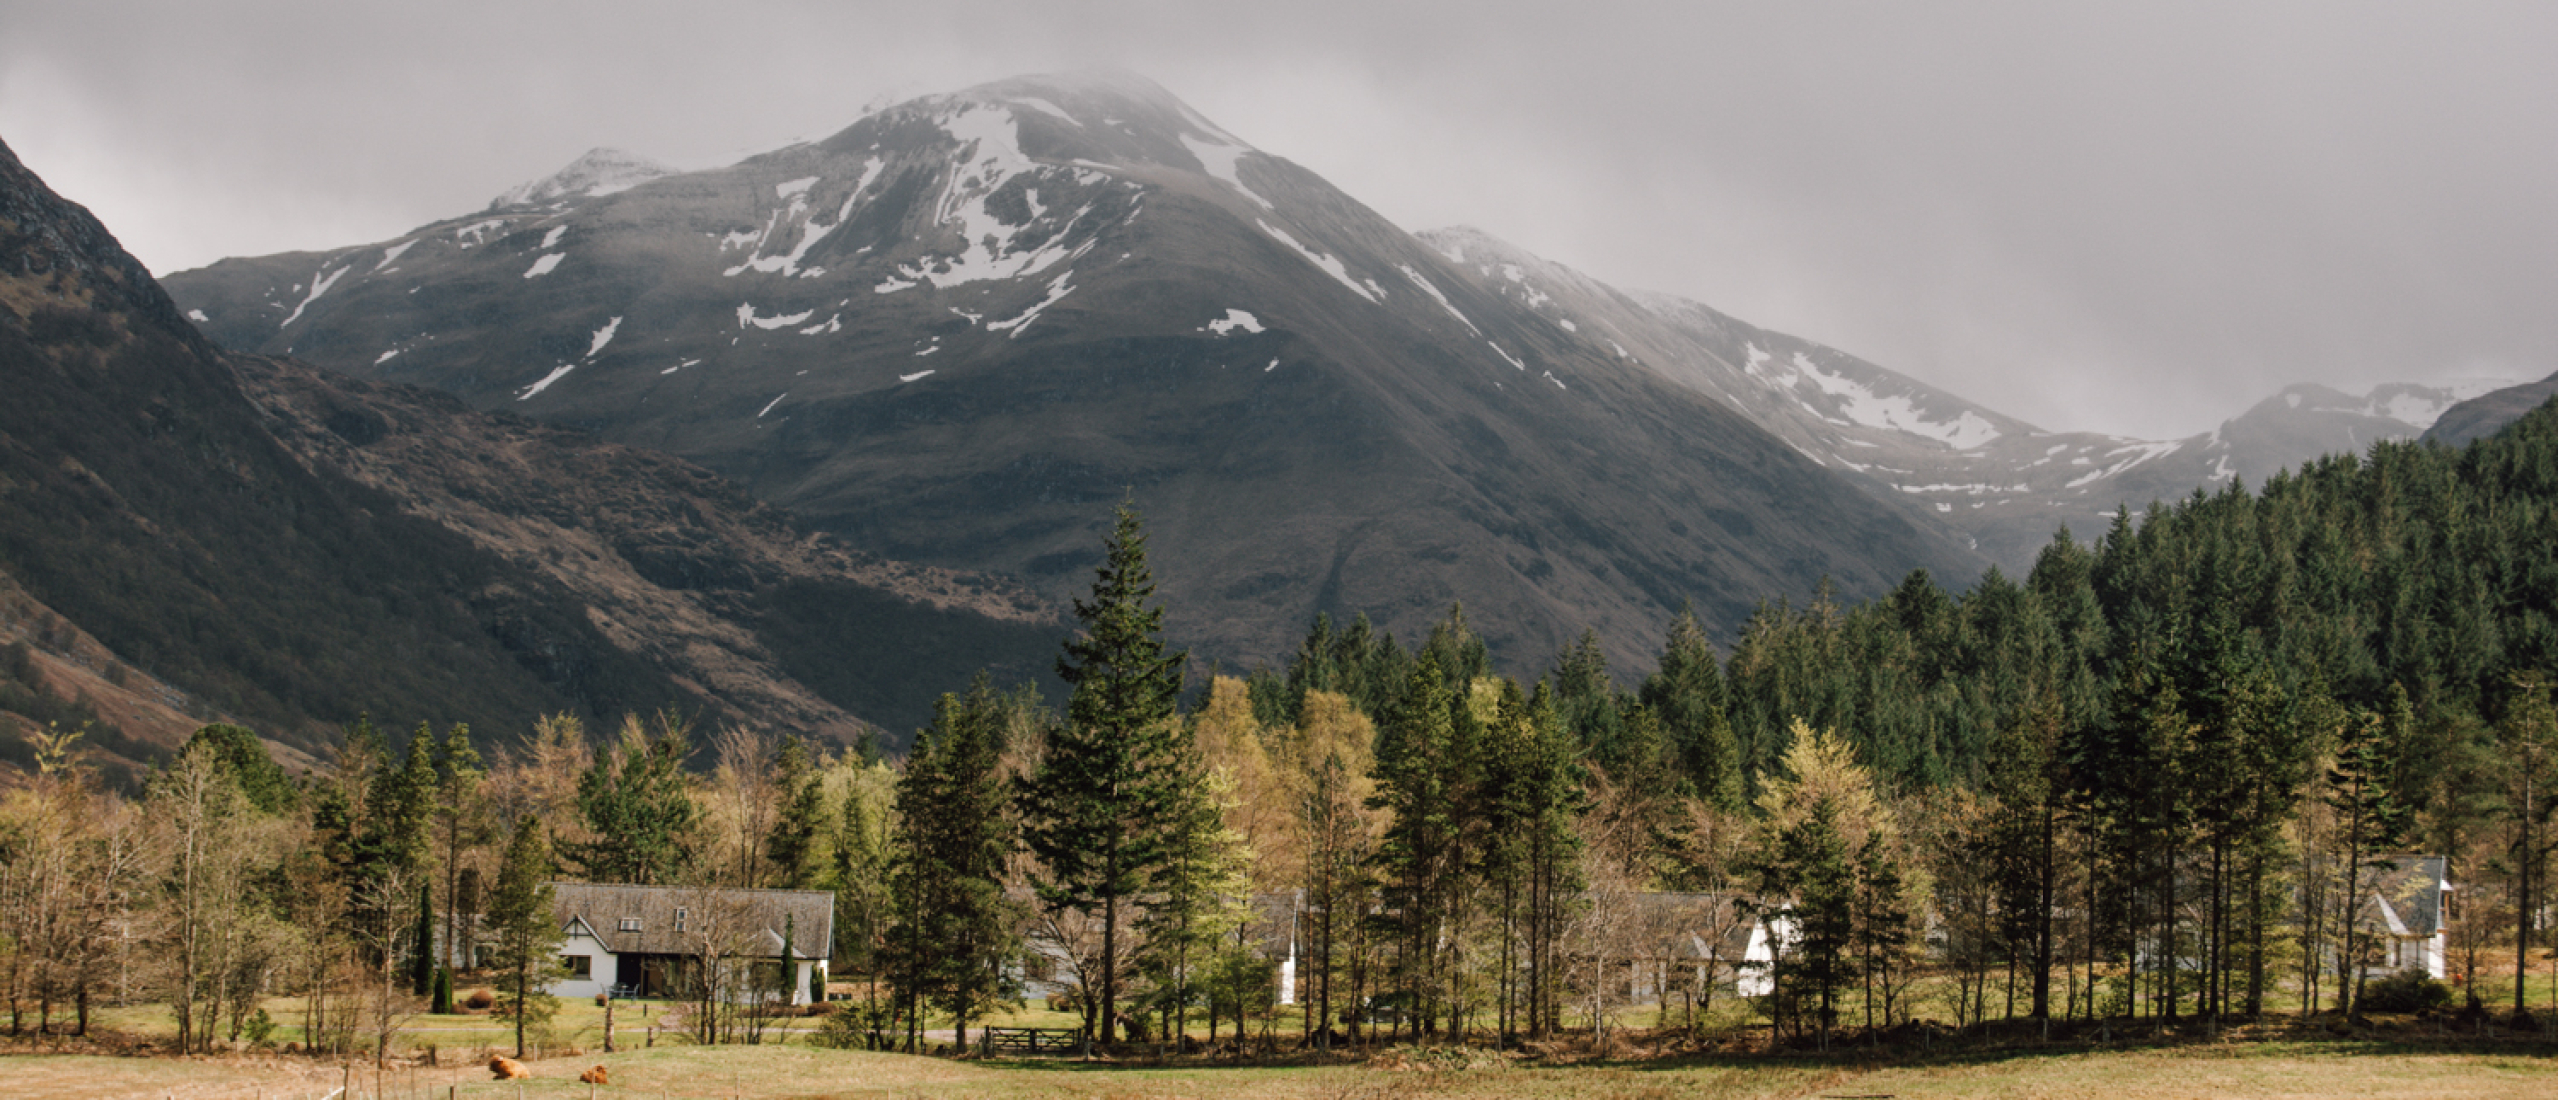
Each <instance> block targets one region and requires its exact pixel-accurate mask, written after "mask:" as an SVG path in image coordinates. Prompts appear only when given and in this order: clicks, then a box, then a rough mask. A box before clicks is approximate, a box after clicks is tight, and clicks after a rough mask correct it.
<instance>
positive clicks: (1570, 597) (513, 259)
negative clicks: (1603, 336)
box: [169, 77, 1983, 668]
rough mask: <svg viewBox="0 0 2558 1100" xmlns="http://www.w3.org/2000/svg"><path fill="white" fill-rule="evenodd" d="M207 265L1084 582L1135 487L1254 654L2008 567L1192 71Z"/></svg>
mask: <svg viewBox="0 0 2558 1100" xmlns="http://www.w3.org/2000/svg"><path fill="white" fill-rule="evenodd" d="M1132 87H1133V88H1136V89H1137V91H1136V93H1135V94H1130V93H1129V91H1128V89H1130V88H1132ZM553 257H557V258H556V259H554V258H553ZM169 281H170V285H171V286H173V287H176V288H178V289H179V293H180V295H181V297H183V298H185V299H186V300H187V303H188V304H189V305H190V307H192V308H194V309H195V310H196V311H197V312H198V313H199V314H201V315H203V316H204V317H205V318H206V320H205V321H204V322H202V323H204V324H205V325H206V327H207V330H208V331H209V332H212V333H213V334H214V335H215V336H216V337H217V338H218V339H220V340H222V341H223V342H224V343H225V344H226V345H228V346H233V347H242V348H255V349H259V350H265V351H271V352H276V351H290V352H292V353H293V354H295V355H299V356H302V357H305V358H309V359H311V360H313V361H315V362H318V363H320V364H322V365H324V366H327V367H330V368H332V369H337V370H343V371H349V372H352V373H356V374H358V375H367V376H379V377H384V378H396V379H402V380H409V381H418V382H424V383H427V384H430V385H434V386H437V387H439V388H444V389H448V390H451V391H453V392H456V393H460V394H462V395H464V397H465V399H466V400H468V401H469V402H471V403H472V404H473V405H474V406H477V407H483V408H493V407H497V406H499V405H501V404H505V405H509V406H511V407H514V408H518V409H521V410H522V411H526V412H529V413H532V414H534V415H537V416H540V417H543V418H545V419H551V420H554V421H557V422H562V423H568V424H574V425H577V426H580V427H584V428H588V429H592V430H597V431H600V432H602V433H604V434H605V435H606V436H607V437H609V438H612V439H615V440H618V441H621V442H626V443H633V444H637V445H641V446H647V447H653V448H659V449H664V450H669V451H672V452H674V453H677V454H680V455H684V456H686V457H688V458H691V459H693V460H695V461H699V462H702V463H704V464H705V465H707V466H709V467H711V468H712V469H714V470H718V471H720V472H722V473H724V474H726V475H727V476H730V477H732V478H735V479H736V480H738V481H739V482H740V483H741V484H743V485H745V486H747V487H748V488H749V489H750V490H751V491H752V492H754V493H755V494H756V495H757V496H759V497H761V498H763V499H765V500H768V501H772V502H774V503H776V504H780V505H782V506H784V507H786V508H789V509H791V510H792V511H794V512H795V513H797V514H799V515H802V516H803V517H805V518H807V519H808V520H809V521H810V522H811V523H813V524H815V525H817V526H819V527H821V528H824V529H827V530H830V531H833V532H835V533H837V534H839V535H841V536H843V537H845V538H847V539H849V540H850V541H852V542H853V543H854V544H855V545H860V546H863V547H865V548H868V549H871V550H874V551H876V552H879V553H882V554H885V555H888V556H892V557H898V558H908V559H914V560H919V561H925V562H931V563H934V564H938V565H942V566H947V567H951V568H962V569H971V570H980V571H992V572H998V573H1005V574H1010V575H1014V576H1017V577H1020V578H1022V579H1023V580H1025V581H1027V582H1028V583H1031V584H1032V585H1034V587H1037V588H1038V589H1039V590H1040V591H1041V592H1042V594H1043V595H1045V596H1047V597H1049V598H1052V599H1055V598H1059V597H1062V596H1064V595H1067V594H1070V593H1071V591H1072V588H1073V585H1074V584H1075V578H1074V574H1075V573H1076V571H1077V570H1078V569H1080V568H1081V567H1083V566H1085V565H1088V564H1091V563H1092V562H1093V560H1094V555H1095V554H1096V553H1097V551H1096V550H1095V549H1094V547H1096V546H1097V545H1098V541H1099V534H1100V531H1099V529H1098V525H1099V524H1101V523H1102V522H1104V521H1105V520H1106V517H1107V510H1108V508H1109V507H1110V505H1111V504H1113V503H1115V502H1117V501H1118V500H1120V499H1123V498H1125V497H1127V496H1128V495H1129V494H1130V493H1131V492H1132V491H1133V492H1134V493H1135V494H1136V495H1137V497H1138V501H1139V504H1140V505H1141V507H1142V508H1144V510H1145V511H1146V512H1147V514H1148V518H1149V521H1150V527H1151V529H1152V530H1153V532H1154V544H1155V546H1156V547H1157V549H1158V552H1159V553H1161V554H1163V555H1165V557H1164V560H1163V561H1162V562H1160V563H1159V567H1158V575H1159V576H1160V577H1162V578H1164V579H1165V584H1166V595H1167V598H1168V599H1170V600H1171V601H1172V603H1173V605H1174V607H1175V608H1176V611H1177V616H1178V614H1179V613H1180V612H1181V611H1184V610H1186V611H1187V612H1188V614H1190V615H1192V616H1194V618H1193V624H1194V625H1193V626H1191V627H1189V628H1188V629H1191V630H1193V631H1195V632H1196V633H1195V634H1194V636H1193V637H1192V638H1191V639H1189V640H1191V641H1194V642H1196V643H1197V644H1200V645H1202V646H1204V647H1205V648H1204V650H1203V652H1206V653H1209V654H1215V655H1220V656H1222V657H1223V658H1224V659H1226V660H1228V661H1229V662H1230V663H1240V664H1249V663H1252V662H1254V661H1257V660H1274V659H1276V658H1278V657H1280V656H1283V655H1284V654H1285V653H1286V652H1287V651H1289V650H1290V649H1291V648H1293V646H1294V644H1295V641H1296V639H1297V637H1298V636H1299V635H1300V634H1301V633H1302V631H1303V629H1304V624H1305V623H1306V622H1308V621H1310V620H1311V619H1312V618H1313V616H1314V614H1315V613H1317V612H1323V611H1329V612H1333V613H1335V614H1337V615H1347V614H1351V613H1356V612H1361V611H1365V612H1368V613H1371V614H1374V615H1376V616H1377V617H1378V618H1379V619H1380V620H1382V621H1383V622H1384V623H1385V625H1386V626H1387V627H1388V628H1389V629H1394V630H1398V631H1403V632H1407V633H1410V632H1417V631H1418V630H1421V629H1423V628H1425V627H1426V625H1427V623H1428V622H1429V621H1430V620H1431V619H1433V618H1435V617H1436V616H1437V615H1438V614H1440V613H1442V612H1444V610H1445V609H1446V607H1447V605H1448V604H1449V603H1452V602H1463V603H1464V604H1466V606H1467V607H1468V609H1469V611H1470V612H1472V613H1473V616H1472V617H1473V618H1474V619H1475V621H1477V622H1478V623H1480V624H1483V625H1484V626H1485V628H1486V630H1487V635H1488V636H1490V637H1492V638H1493V640H1494V643H1495V645H1496V647H1497V648H1498V649H1499V650H1500V651H1501V652H1502V653H1504V654H1505V659H1506V660H1509V661H1511V662H1513V663H1514V665H1515V667H1521V668H1525V667H1528V666H1529V665H1530V664H1532V663H1541V662H1543V661H1544V660H1546V659H1548V658H1549V657H1550V656H1551V655H1552V654H1553V653H1554V652H1556V651H1557V650H1559V649H1560V648H1561V647H1562V645H1563V644H1564V643H1566V642H1568V641H1570V640H1571V638H1572V637H1574V636H1576V635H1577V634H1578V633H1579V632H1580V631H1581V630H1582V629H1584V628H1589V629H1595V630H1597V631H1598V632H1599V633H1600V635H1601V636H1602V638H1603V639H1604V641H1605V644H1606V645H1607V647H1608V649H1609V651H1610V653H1611V655H1612V656H1614V657H1616V658H1618V659H1621V660H1627V661H1633V660H1637V659H1642V658H1644V657H1647V656H1648V655H1649V654H1650V652H1651V651H1652V650H1654V649H1656V648H1657V646H1658V644H1659V638H1660V637H1661V634H1662V632H1663V631H1664V630H1665V629H1666V628H1667V625H1668V622H1669V620H1670V619H1671V618H1672V617H1673V616H1675V614H1676V613H1677V610H1678V608H1679V607H1680V606H1681V605H1682V604H1684V603H1687V602H1689V601H1691V600H1692V601H1694V602H1695V603H1696V604H1697V606H1698V607H1699V608H1700V610H1701V611H1702V612H1703V613H1704V614H1706V615H1707V617H1708V618H1709V620H1710V621H1712V622H1714V623H1715V624H1716V626H1717V629H1718V630H1728V629H1732V628H1737V626H1738V625H1739V623H1740V622H1741V621H1742V620H1743V619H1744V618H1746V616H1747V615H1748V613H1749V610H1750V608H1752V607H1753V606H1755V604H1756V602H1757V601H1758V600H1760V599H1762V598H1766V597H1769V596H1777V595H1786V594H1795V595H1803V596H1808V595H1809V594H1810V593H1811V592H1812V591H1813V590H1814V589H1815V588H1816V587H1817V586H1818V584H1819V582H1820V580H1821V578H1822V577H1823V576H1825V575H1827V576H1830V577H1832V578H1834V579H1835V580H1836V582H1837V583H1838V585H1839V586H1840V587H1841V588H1842V589H1843V590H1845V591H1848V592H1851V593H1862V592H1874V591H1881V590H1882V589H1884V588H1885V587H1888V586H1889V585H1890V584H1892V583H1894V582H1896V581H1897V579H1898V578H1899V576H1900V574H1901V573H1903V572H1905V571H1906V569H1907V568H1909V567H1912V566H1917V565H1924V566H1928V567H1930V568H1932V569H1934V570H1935V571H1937V572H1939V573H1941V574H1944V575H1948V576H1968V575H1970V574H1972V573H1976V572H1977V571H1978V569H1979V567H1980V566H1981V565H1982V564H1983V562H1982V560H1981V559H1979V558H1977V557H1974V556H1972V555H1971V553H1970V552H1969V551H1968V550H1966V549H1964V548H1963V547H1962V546H1961V545H1960V544H1959V543H1956V542H1955V541H1953V536H1951V535H1950V534H1948V533H1946V532H1943V531H1940V530H1936V529H1933V528H1932V527H1930V526H1929V524H1928V523H1927V522H1926V521H1925V519H1924V517H1922V516H1918V515H1917V514H1916V513H1915V512H1914V510H1912V509H1910V508H1909V507H1907V506H1906V505H1904V504H1901V503H1899V502H1890V503H1881V504H1878V502H1877V501H1875V500H1873V499H1872V498H1869V497H1868V496H1866V495H1865V494H1864V493H1863V492H1862V491H1861V490H1858V489H1855V488H1853V487H1850V486H1848V485H1846V484H1845V483H1843V482H1838V481H1836V480H1835V479H1834V478H1833V476H1832V475H1830V474H1826V473H1823V472H1822V471H1821V470H1820V469H1819V468H1818V466H1817V465H1816V464H1815V463H1813V462H1811V461H1809V460H1807V459H1805V458H1803V457H1802V456H1799V455H1797V454H1795V453H1794V452H1793V451H1792V450H1790V449H1788V448H1786V447H1785V446H1783V445H1782V444H1781V443H1778V442H1777V441H1775V440H1773V439H1769V438H1767V437H1766V435H1765V434H1764V433H1763V432H1762V431H1761V430H1760V429H1759V428H1758V427H1756V426H1754V425H1752V424H1750V423H1749V422H1748V421H1747V420H1745V419H1742V418H1740V417H1739V416H1737V415H1736V414H1734V413H1732V412H1731V411H1730V410H1729V409H1726V408H1724V407H1722V406H1719V405H1716V404H1713V403H1711V402H1709V401H1706V400H1703V399H1701V398H1700V397H1699V396H1697V395H1695V394H1693V393H1691V392H1690V391H1687V390H1685V389H1683V388H1681V387H1678V386H1675V385H1672V384H1669V383H1667V382H1665V381H1664V380H1663V379H1662V378H1660V377H1659V376H1657V375H1656V374H1654V373H1653V372H1651V371H1650V370H1648V369H1643V368H1640V367H1637V366H1635V365H1633V364H1629V363H1626V362H1623V361H1621V360H1619V359H1617V358H1616V357H1613V356H1610V355H1606V354H1602V353H1598V352H1595V351H1593V350H1592V349H1591V348H1590V347H1589V346H1587V345H1586V344H1584V343H1583V342H1581V341H1578V340H1575V339H1574V338H1573V336H1572V333H1571V332H1570V330H1569V329H1567V328H1565V327H1562V326H1559V325H1557V324H1555V323H1554V322H1553V321H1552V320H1550V319H1548V318H1544V317H1540V316H1537V315H1535V314H1534V313H1533V312H1528V311H1521V310H1518V309H1515V308H1512V307H1511V306H1509V305H1508V304H1506V303H1504V302H1503V301H1501V300H1500V299H1499V298H1498V296H1496V295H1490V294H1487V293H1485V292H1484V291H1483V290H1482V289H1481V288H1479V287H1476V286H1474V285H1473V284H1472V282H1471V281H1470V280H1468V279H1466V278H1464V277H1462V276H1461V275H1460V274H1459V272H1457V271H1456V270H1455V269H1454V268H1453V267H1452V266H1451V264H1450V262H1449V261H1448V260H1447V259H1446V258H1445V256H1444V255H1443V254H1442V253H1441V252H1440V251H1438V250H1437V249H1434V248H1432V247H1430V246H1429V245H1427V244H1425V243H1423V242H1422V241H1421V240H1420V239H1418V238H1416V237H1414V236H1412V235H1411V234H1408V233H1405V232H1404V231H1402V230H1401V229H1399V228H1397V227H1395V226H1393V225H1392V224H1391V223H1390V222H1388V221H1386V220H1385V219H1384V218H1383V217H1381V216H1378V215H1377V214H1376V213H1375V212H1374V211H1372V210H1369V209H1368V208H1366V207H1365V206H1364V205H1361V204H1359V203H1358V202H1357V200H1356V199H1354V198H1352V197H1350V196H1347V195H1344V194H1342V193H1340V192H1339V191H1337V190H1335V189H1333V188H1332V187H1331V186H1330V185H1329V184H1327V183H1325V182H1324V181H1322V180H1321V179H1320V178H1319V177H1316V176H1315V175H1314V174H1312V173H1310V172H1307V171H1306V170H1304V169H1303V168H1302V167H1299V166H1297V165H1295V164H1293V163H1292V162H1290V161H1288V160H1286V159H1285V158H1283V157H1278V156H1274V155H1271V154H1268V153H1265V152H1262V151H1259V150H1257V149H1253V148H1251V147H1250V146H1249V145H1247V144H1245V143H1243V142H1241V141H1240V140H1239V139H1236V138H1235V137H1234V136H1233V135H1232V134H1230V133H1227V132H1226V131H1224V130H1222V129H1221V128H1219V127H1217V126H1216V125H1215V124H1214V123H1212V122H1209V121H1208V120H1206V119H1204V118H1201V117H1199V116H1198V115H1197V113H1196V112H1195V111H1192V110H1190V109H1189V108H1188V107H1187V106H1185V105H1182V104H1180V102H1179V101H1178V100H1177V99H1175V98H1173V97H1172V96H1171V95H1170V93H1168V92H1163V91H1162V90H1161V89H1160V88H1159V87H1157V86H1154V85H1152V84H1151V83H1142V84H1138V83H1131V82H1129V81H1125V80H1113V81H1106V82H1102V83H1099V84H1095V83H1084V82H1077V81H1073V80H1058V79H1055V78H1046V77H1030V78H1018V79H1015V80H1010V81H1000V82H996V83H994V84H989V85H982V86H979V87H978V88H973V89H969V90H966V91H963V92H958V93H952V94H949V95H944V96H934V97H926V98H923V99H918V100H913V101H909V102H907V103H904V104H899V105H896V106H892V107H890V108H887V109H885V110H882V111H880V112H877V113H874V114H872V115H869V116H866V117H865V118H863V119H861V120H859V121H857V122H855V123H853V124H852V125H851V126H848V127H846V128H845V129H843V130H841V131H838V132H837V133H835V134H833V135H830V136H829V137H827V138H825V139H822V140H820V141H816V142H811V143H807V144H804V145H798V146H792V147H788V148H784V149H780V150H775V151H773V152H770V153H765V154H759V155H757V156H754V157H749V158H747V159H745V160H743V161H740V162H739V163H737V164H735V165H732V166H729V167H727V168H722V169H711V170H706V171H702V172H695V173H686V174H684V175H680V176H674V177H668V178H664V179H659V180H655V181H651V182H649V183H645V184H641V185H639V186H636V187H634V188H632V189H630V190H628V191H625V192H621V193H619V194H616V195H612V196H606V197H603V198H599V199H590V200H577V201H571V202H568V203H566V204H564V205H563V206H562V207H561V208H560V209H557V210H549V209H544V210H528V211H524V212H521V213H517V214H506V213H504V212H499V213H493V214H490V215H488V216H487V217H476V218H460V219H449V220H447V221H444V222H438V223H433V224H431V225H429V226H426V227H421V229H420V230H418V231H415V232H413V233H411V234H407V235H404V236H403V238H402V239H400V240H398V241H393V242H383V243H381V244H378V245H368V246H359V247H357V248H353V249H345V250H338V251H335V252H329V253H320V254H305V255H298V256H284V257H266V258H259V259H253V260H232V261H224V262H223V263H222V264H217V265H214V266H213V267H211V268H206V269H201V270H199V271H196V272H182V273H177V274H174V275H172V276H171V277H170V280H169ZM296 311H299V312H296Z"/></svg>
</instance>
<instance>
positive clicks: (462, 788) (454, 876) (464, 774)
mask: <svg viewBox="0 0 2558 1100" xmlns="http://www.w3.org/2000/svg"><path fill="white" fill-rule="evenodd" d="M435 773H436V775H437V777H438V782H437V786H436V799H435V830H436V834H437V840H438V844H437V847H438V848H440V849H442V850H441V851H440V852H438V853H437V854H438V855H439V856H440V857H441V858H442V862H443V864H444V936H443V938H442V940H441V941H439V943H438V946H437V947H435V948H429V949H427V950H431V951H433V952H434V953H435V955H436V965H438V966H440V967H445V968H450V967H451V966H452V964H453V962H454V960H455V959H457V958H459V957H460V955H461V935H462V930H461V919H462V915H461V909H462V870H463V864H464V862H465V860H464V858H463V857H464V856H465V854H467V853H468V852H470V851H472V850H473V849H476V848H478V847H480V846H481V845H482V844H485V843H487V842H488V839H489V832H490V829H489V824H488V820H487V816H486V809H487V804H486V801H485V800H484V799H482V797H481V795H480V784H481V782H482V780H484V779H485V778H486V777H487V774H488V772H487V769H486V768H485V767H483V766H482V765H481V762H480V754H479V750H477V749H475V748H473V747H471V728H470V727H469V726H466V725H463V724H461V723H459V722H456V723H454V724H453V725H452V726H450V727H448V728H446V729H445V731H444V742H443V744H441V745H439V746H438V747H437V751H436V759H435ZM446 984H448V985H449V984H450V983H449V982H448V983H446ZM448 1000H449V997H448Z"/></svg>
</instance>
